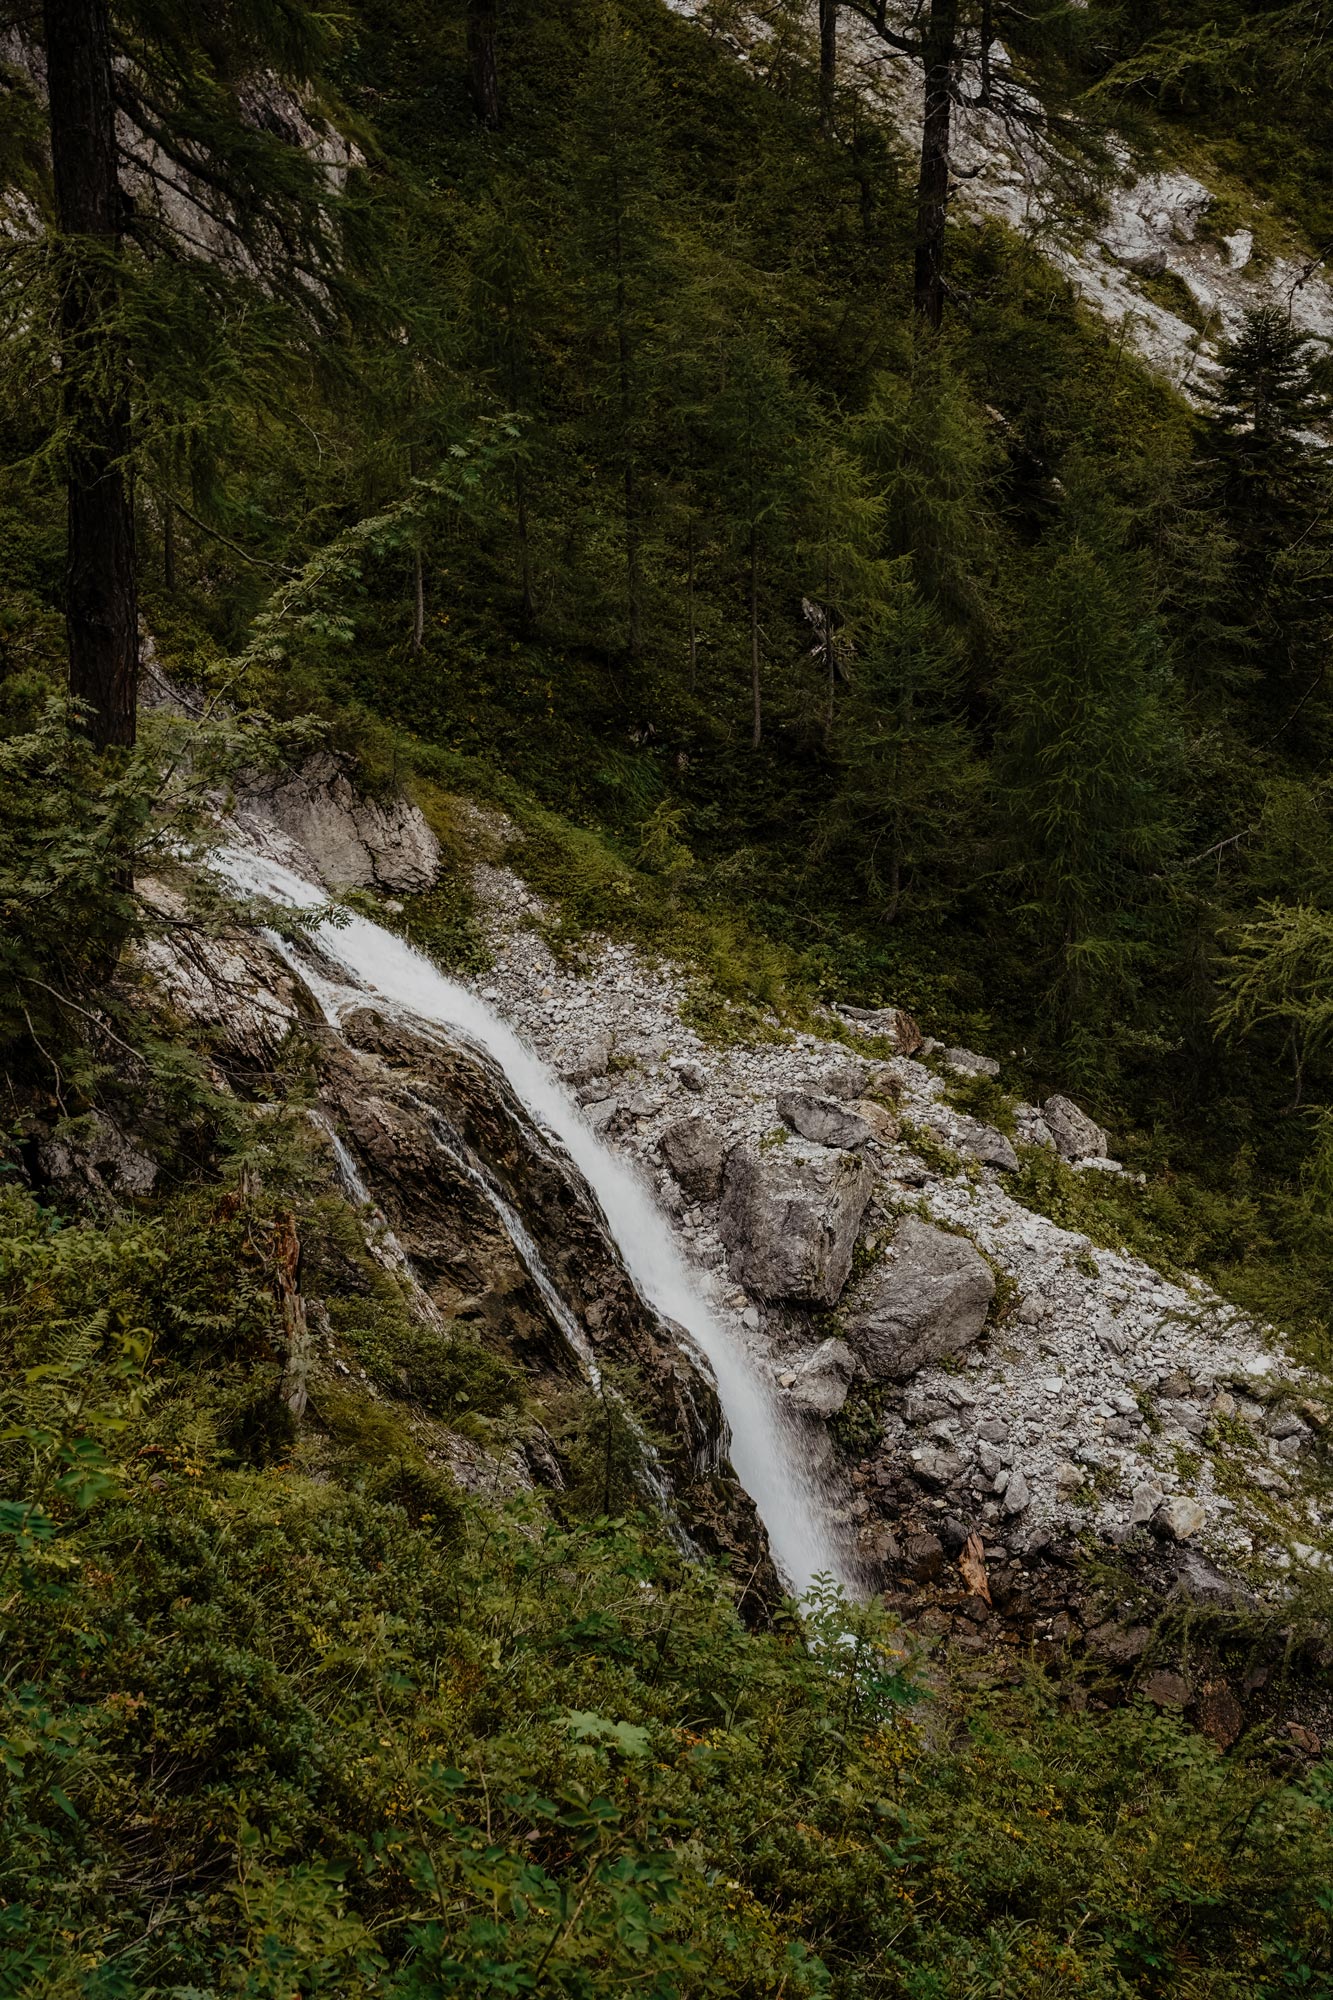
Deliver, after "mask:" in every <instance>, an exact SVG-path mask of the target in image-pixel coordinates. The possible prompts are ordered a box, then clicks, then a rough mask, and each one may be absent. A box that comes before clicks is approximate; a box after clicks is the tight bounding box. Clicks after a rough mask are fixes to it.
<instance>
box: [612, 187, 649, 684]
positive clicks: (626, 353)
mask: <svg viewBox="0 0 1333 2000" xmlns="http://www.w3.org/2000/svg"><path fill="white" fill-rule="evenodd" d="M614 253H615V265H616V362H617V367H618V372H619V381H620V434H621V442H622V446H623V449H624V453H625V463H624V490H625V592H626V596H627V598H628V618H627V629H626V633H625V640H626V645H627V648H628V651H629V657H630V660H631V662H632V663H633V664H635V665H636V666H637V664H638V662H639V660H640V659H641V658H642V656H643V583H642V574H641V566H640V560H639V556H640V550H639V495H638V481H637V477H636V474H637V467H636V465H635V460H634V440H633V423H634V350H633V343H632V341H631V339H630V331H629V296H628V288H627V286H626V283H625V253H624V240H623V238H622V235H621V230H620V223H619V220H617V223H616V231H615V244H614Z"/></svg>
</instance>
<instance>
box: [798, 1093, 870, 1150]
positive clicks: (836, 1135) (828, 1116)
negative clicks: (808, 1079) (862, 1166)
mask: <svg viewBox="0 0 1333 2000" xmlns="http://www.w3.org/2000/svg"><path fill="white" fill-rule="evenodd" d="M778 1116H779V1118H781V1119H782V1121H783V1123H784V1124H786V1125H790V1126H791V1128H792V1130H793V1132H799V1133H800V1135H801V1137H802V1138H803V1139H809V1140H810V1142H811V1144H812V1145H815V1146H837V1147H841V1148H842V1149H843V1150H844V1151H848V1152H850V1151H851V1150H852V1149H853V1148H854V1147H856V1146H864V1145H865V1143H866V1140H867V1139H868V1138H869V1137H870V1127H869V1125H868V1124H867V1123H866V1121H865V1119H864V1118H862V1117H860V1116H859V1115H858V1113H857V1112H856V1111H854V1110H852V1109H850V1108H849V1107H848V1106H847V1105H846V1104H843V1103H840V1102H839V1100H838V1099H837V1098H836V1097H815V1096H813V1095H812V1094H811V1093H810V1092H808V1091H804V1090H784V1091H783V1092H782V1093H781V1095H780V1096H779V1098H778Z"/></svg>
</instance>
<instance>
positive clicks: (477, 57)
mask: <svg viewBox="0 0 1333 2000" xmlns="http://www.w3.org/2000/svg"><path fill="white" fill-rule="evenodd" d="M467 75H468V92H469V95H470V96H471V98H472V109H473V111H474V112H475V113H476V115H477V120H478V122H479V123H480V124H482V125H484V126H485V127H486V130H487V131H488V132H494V131H495V130H496V129H497V128H498V126H499V123H500V72H499V68H498V66H497V64H496V59H495V0H467Z"/></svg>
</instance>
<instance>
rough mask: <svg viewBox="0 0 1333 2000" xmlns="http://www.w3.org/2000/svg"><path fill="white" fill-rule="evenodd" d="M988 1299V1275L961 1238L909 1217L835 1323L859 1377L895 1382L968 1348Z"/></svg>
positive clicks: (991, 1291)
mask: <svg viewBox="0 0 1333 2000" xmlns="http://www.w3.org/2000/svg"><path fill="white" fill-rule="evenodd" d="M994 1296H995V1274H994V1272H993V1271H992V1270H991V1267H990V1265H989V1264H988V1263H987V1262H986V1260H985V1258H984V1257H983V1256H981V1255H980V1253H979V1252H978V1251H977V1250H975V1249H974V1248H973V1246H972V1244H971V1243H969V1242H968V1241H967V1239H966V1237H963V1236H954V1235H952V1234H951V1233H950V1232H949V1231H948V1230H945V1229H936V1228H934V1227H933V1226H932V1225H931V1224H930V1223H928V1222H922V1221H921V1220H920V1218H919V1217H918V1216H914V1215H909V1216H908V1217H907V1218H906V1219H905V1220H904V1221H903V1222H901V1223H899V1225H898V1228H897V1230H896V1231H895V1233H894V1238H893V1246H892V1254H891V1256H889V1257H888V1258H886V1259H885V1261H884V1262H883V1263H882V1264H878V1265H876V1266H875V1267H874V1269H873V1270H871V1271H869V1272H867V1274H866V1276H865V1277H864V1278H863V1279H862V1281H861V1283H860V1284H859V1285H858V1286H857V1287H856V1289H855V1291H854V1292H853V1293H852V1295H851V1297H850V1298H849V1299H848V1300H847V1302H846V1304H845V1305H844V1307H843V1311H842V1314H841V1318H842V1323H843V1327H844V1330H845V1332H846V1335H847V1340H848V1343H849V1345H850V1346H851V1347H852V1348H853V1349H854V1350H855V1352H856V1354H857V1356H858V1358H859V1359H860V1361H861V1364H862V1366H863V1367H864V1368H865V1370H866V1372H867V1374H869V1375H870V1376H871V1377H872V1378H873V1379H875V1380H877V1381H890V1382H901V1381H905V1380H906V1379H907V1377H908V1376H909V1375H913V1374H915V1373H916V1371H917V1369H918V1368H922V1367H924V1366H925V1365H926V1363H927V1362H930V1361H938V1360H939V1359H940V1358H941V1357H942V1356H943V1355H946V1354H960V1353H961V1352H962V1351H963V1349H964V1348H967V1347H970V1346H971V1344H972V1342H973V1341H974V1340H976V1338H977V1336H978V1335H979V1334H980V1333H981V1331H982V1328H983V1327H984V1326H985V1324H986V1314H987V1313H988V1311H989V1310H990V1304H991V1300H992V1299H993V1298H994Z"/></svg>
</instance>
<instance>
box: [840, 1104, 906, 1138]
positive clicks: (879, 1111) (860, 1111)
mask: <svg viewBox="0 0 1333 2000" xmlns="http://www.w3.org/2000/svg"><path fill="white" fill-rule="evenodd" d="M851 1108H852V1110H853V1111H854V1112H855V1114H856V1116H857V1117H858V1118H860V1119H863V1120H864V1121H865V1123H866V1124H867V1125H868V1126H869V1127H870V1136H871V1138H872V1139H877V1140H878V1141H879V1143H880V1145H881V1146H891V1145H893V1143H894V1141H895V1140H896V1139H897V1137H898V1120H897V1119H896V1118H895V1117H894V1115H893V1113H892V1112H891V1111H890V1110H889V1109H888V1107H887V1106H886V1105H883V1104H879V1103H877V1102H876V1101H875V1099H874V1098H873V1097H858V1098H855V1099H853V1101H852V1106H851Z"/></svg>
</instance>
